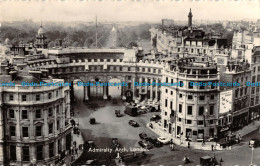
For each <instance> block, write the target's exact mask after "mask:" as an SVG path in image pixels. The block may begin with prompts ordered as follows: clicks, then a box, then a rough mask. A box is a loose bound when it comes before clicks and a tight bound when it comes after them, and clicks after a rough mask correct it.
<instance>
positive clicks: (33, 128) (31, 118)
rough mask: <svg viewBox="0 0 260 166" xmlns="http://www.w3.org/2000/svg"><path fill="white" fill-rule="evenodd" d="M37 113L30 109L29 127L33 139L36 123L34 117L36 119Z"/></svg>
mask: <svg viewBox="0 0 260 166" xmlns="http://www.w3.org/2000/svg"><path fill="white" fill-rule="evenodd" d="M28 111H29V110H28ZM34 117H35V115H34V114H33V111H32V110H30V111H29V118H30V127H29V133H30V134H29V137H30V139H31V140H34V139H35V128H36V127H35V125H34V124H33V119H34Z"/></svg>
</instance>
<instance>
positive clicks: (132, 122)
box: [128, 120, 139, 127]
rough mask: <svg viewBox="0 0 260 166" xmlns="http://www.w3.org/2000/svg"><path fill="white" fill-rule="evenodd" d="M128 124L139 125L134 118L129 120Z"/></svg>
mask: <svg viewBox="0 0 260 166" xmlns="http://www.w3.org/2000/svg"><path fill="white" fill-rule="evenodd" d="M128 124H129V125H131V126H133V127H139V124H138V123H137V122H136V121H134V120H129V122H128Z"/></svg>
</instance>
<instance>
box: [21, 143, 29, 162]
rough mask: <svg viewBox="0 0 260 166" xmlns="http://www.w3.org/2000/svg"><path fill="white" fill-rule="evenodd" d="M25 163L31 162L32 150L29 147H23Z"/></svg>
mask: <svg viewBox="0 0 260 166" xmlns="http://www.w3.org/2000/svg"><path fill="white" fill-rule="evenodd" d="M22 155H23V161H30V150H29V146H24V147H23V153H22Z"/></svg>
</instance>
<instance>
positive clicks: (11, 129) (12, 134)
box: [10, 126, 15, 137]
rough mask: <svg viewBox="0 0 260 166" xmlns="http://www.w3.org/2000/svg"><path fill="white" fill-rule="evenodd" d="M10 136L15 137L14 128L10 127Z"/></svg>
mask: <svg viewBox="0 0 260 166" xmlns="http://www.w3.org/2000/svg"><path fill="white" fill-rule="evenodd" d="M10 136H11V137H12V136H15V126H10Z"/></svg>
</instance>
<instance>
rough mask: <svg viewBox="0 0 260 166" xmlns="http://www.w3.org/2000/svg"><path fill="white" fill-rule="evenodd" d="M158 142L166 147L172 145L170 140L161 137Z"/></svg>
mask: <svg viewBox="0 0 260 166" xmlns="http://www.w3.org/2000/svg"><path fill="white" fill-rule="evenodd" d="M157 140H158V141H159V142H161V143H163V144H164V145H166V144H168V143H170V140H169V139H167V138H165V137H159V138H157Z"/></svg>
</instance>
